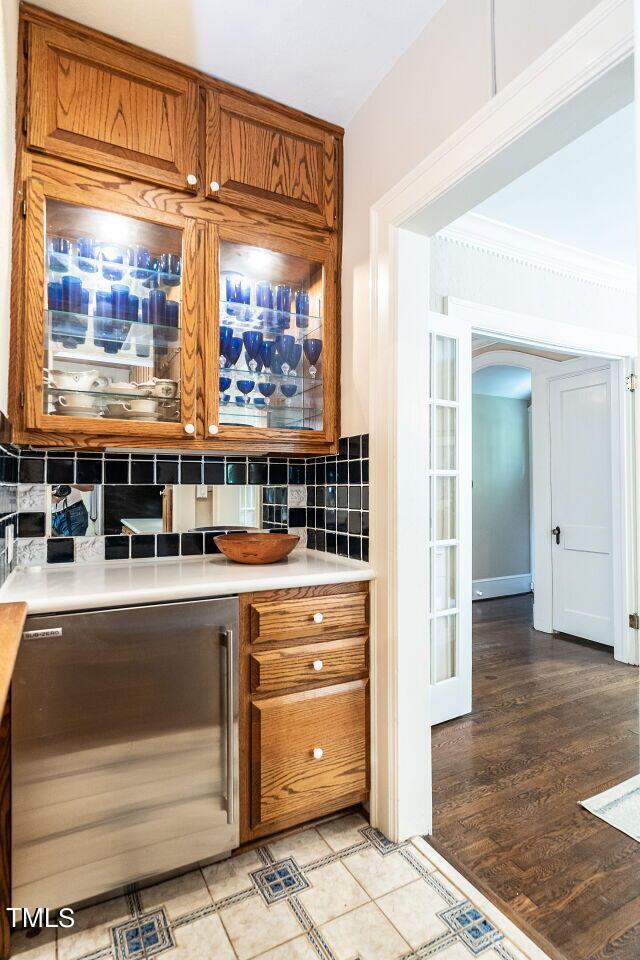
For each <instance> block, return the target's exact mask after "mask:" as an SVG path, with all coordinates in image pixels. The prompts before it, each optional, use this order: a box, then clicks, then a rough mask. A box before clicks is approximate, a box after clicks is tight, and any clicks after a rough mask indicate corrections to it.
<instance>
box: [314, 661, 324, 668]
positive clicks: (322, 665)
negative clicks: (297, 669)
mask: <svg viewBox="0 0 640 960" xmlns="http://www.w3.org/2000/svg"><path fill="white" fill-rule="evenodd" d="M323 667H324V663H323V662H322V660H314V661H313V669H314V670H322V668H323Z"/></svg>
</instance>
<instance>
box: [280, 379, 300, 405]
mask: <svg viewBox="0 0 640 960" xmlns="http://www.w3.org/2000/svg"><path fill="white" fill-rule="evenodd" d="M297 391H298V385H297V384H296V383H281V384H280V392H281V393H283V394H284V396H285V397H286V400H285V405H286V406H287V407H290V406H291V398H292V397H293V396H295V394H296V393H297Z"/></svg>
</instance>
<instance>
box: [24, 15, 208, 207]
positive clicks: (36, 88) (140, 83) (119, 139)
mask: <svg viewBox="0 0 640 960" xmlns="http://www.w3.org/2000/svg"><path fill="white" fill-rule="evenodd" d="M28 141H29V146H30V147H32V148H35V149H39V150H44V151H46V152H48V153H53V154H57V155H59V156H62V157H66V158H68V159H73V160H76V161H77V160H80V161H82V162H85V163H90V164H95V165H97V166H101V167H107V168H109V169H112V170H120V171H123V172H125V173H130V174H132V175H133V176H135V177H139V178H141V179H145V180H152V181H154V182H159V183H164V184H167V185H169V186H173V187H179V188H180V189H183V190H192V189H194V188H195V185H189V184H187V180H186V178H187V175H188V174H190V173H195V171H196V169H197V167H196V162H197V87H196V84H195V83H193V82H192V81H191V80H189V79H187V78H186V77H182V76H181V75H180V74H178V73H175V72H174V71H172V70H169V69H164V68H162V67H159V66H156V65H154V64H150V63H147V62H144V61H141V60H139V59H138V58H136V57H134V56H131V55H129V54H125V53H124V52H122V51H118V50H115V49H112V48H110V47H108V46H103V45H101V44H99V43H96V42H94V41H90V40H87V39H84V38H81V37H74V36H69V35H67V34H65V33H63V32H62V31H58V30H56V29H54V28H51V27H44V26H41V25H39V24H32V25H31V26H30V60H29V124H28Z"/></svg>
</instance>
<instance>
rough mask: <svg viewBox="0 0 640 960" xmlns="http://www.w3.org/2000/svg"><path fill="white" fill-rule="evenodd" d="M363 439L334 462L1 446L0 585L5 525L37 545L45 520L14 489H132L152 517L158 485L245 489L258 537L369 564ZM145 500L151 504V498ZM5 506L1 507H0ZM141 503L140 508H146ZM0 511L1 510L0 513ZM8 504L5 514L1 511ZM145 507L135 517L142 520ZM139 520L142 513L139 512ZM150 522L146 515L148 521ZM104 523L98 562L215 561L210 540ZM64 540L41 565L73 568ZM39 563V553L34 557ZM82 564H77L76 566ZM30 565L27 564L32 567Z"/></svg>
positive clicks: (345, 443) (350, 441)
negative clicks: (258, 505)
mask: <svg viewBox="0 0 640 960" xmlns="http://www.w3.org/2000/svg"><path fill="white" fill-rule="evenodd" d="M368 454H369V438H368V436H367V435H366V434H365V435H363V436H358V437H347V438H342V439H341V440H340V444H339V450H338V454H337V455H334V456H323V457H305V458H303V457H289V458H287V457H283V456H273V457H265V456H258V457H251V456H224V455H214V454H205V455H202V456H200V455H193V454H184V455H181V454H176V453H170V454H165V453H158V454H128V453H112V452H108V453H105V454H99V453H95V452H93V451H78V452H74V451H72V450H52V449H48V450H36V449H24V450H21V449H18V448H14V447H7V448H2V447H0V497H2V495H3V491H5V494H6V497H9V500H10V498H11V493H10V492H9V491H13V507H12V509H10V510H5V511H4V512H3V511H1V510H0V583H1V582H2V579H3V575H4V576H6V575H7V573H8V565H7V564H6V562H5V560H6V557H5V550H4V547H5V535H4V530H5V529H6V526H7V525H8V524H9V522H11V523H13V526H14V529H16V528H19V529H18V531H17V532H18V534H19V536H20V537H21V538H22V539H23V540H24V541H25V542H27V541H31V542H33V540H32V538H38V537H40V538H42V537H44V534H45V527H44V525H45V521H46V518H45V515H44V514H43V513H38V512H36V511H34V510H33V509H31V510H30V509H27V508H26V507H25V509H24V512H21V513H19V511H18V507H17V506H16V498H17V493H18V489H19V488H18V487H17V483H18V478H19V480H20V482H21V483H26V484H39V483H44V482H48V483H105V484H110V485H113V486H114V487H118V486H122V485H130V486H134V487H136V488H137V491H136V492H138V491H139V496H140V498H141V500H142V501H144V502H146V500H149V502H150V503H152V505H155V506H154V510H155V509H156V508H157V503H158V500H157V486H158V485H163V484H175V483H183V484H200V483H204V484H216V485H221V484H225V483H226V484H231V485H243V484H246V483H249V484H255V485H259V486H261V487H262V490H263V503H262V521H263V525H264V527H265V528H266V529H276V530H278V529H288V528H290V529H291V530H295V531H299V532H300V533H301V535H304V534H306V539H307V546H308V547H309V548H310V549H314V550H323V551H327V552H329V553H336V554H339V555H340V556H345V557H355V558H356V559H364V560H366V559H368V557H369V514H368V509H369V488H368V479H369V461H368ZM152 491H153V495H152ZM6 497H5V499H6ZM145 498H146V500H145ZM0 505H1V504H0ZM9 505H11V504H10V503H9ZM143 506H144V503H143V502H141V504H140V505H139V507H138V508H137V509H138V514H137V515H140V516H143V515H145V514H144V510H143ZM140 511H142V512H140ZM154 515H155V514H154ZM116 529H119V527H117V526H116V527H115V528H113V529H111V532H110V530H109V529H108V524H106V521H105V536H104V557H105V559H107V560H127V559H129V558H132V559H143V558H146V557H156V556H157V557H171V556H179V555H182V556H199V555H202V554H203V553H205V554H211V553H216V552H218V551H217V547H216V545H215V543H214V535H212V534H204V535H202V534H200V533H195V534H194V533H185V534H157V535H143V534H136V535H134V536H122V535H119V534H118V535H116V534H115V530H116ZM76 553H78V551H77V549H76V548H75V547H74V540H73V538H69V537H68V538H58V537H56V538H50V539H49V540H47V541H46V551H45V545H44V544H43V546H42V559H43V560H44V559H45V558H46V560H48V561H49V562H51V563H62V562H69V561H72V560H74V558H75V555H76ZM38 556H40V554H38ZM80 558H81V555H79V556H78V557H77V559H80ZM31 562H34V561H33V560H32V561H31Z"/></svg>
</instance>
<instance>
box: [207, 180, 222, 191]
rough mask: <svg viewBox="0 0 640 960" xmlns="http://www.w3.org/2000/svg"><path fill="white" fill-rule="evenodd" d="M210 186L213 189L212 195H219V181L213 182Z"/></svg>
mask: <svg viewBox="0 0 640 960" xmlns="http://www.w3.org/2000/svg"><path fill="white" fill-rule="evenodd" d="M209 186H210V187H211V192H212V193H217V192H218V190H219V189H220V184H219V183H218V181H217V180H212V181H211V183H210V184H209Z"/></svg>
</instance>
